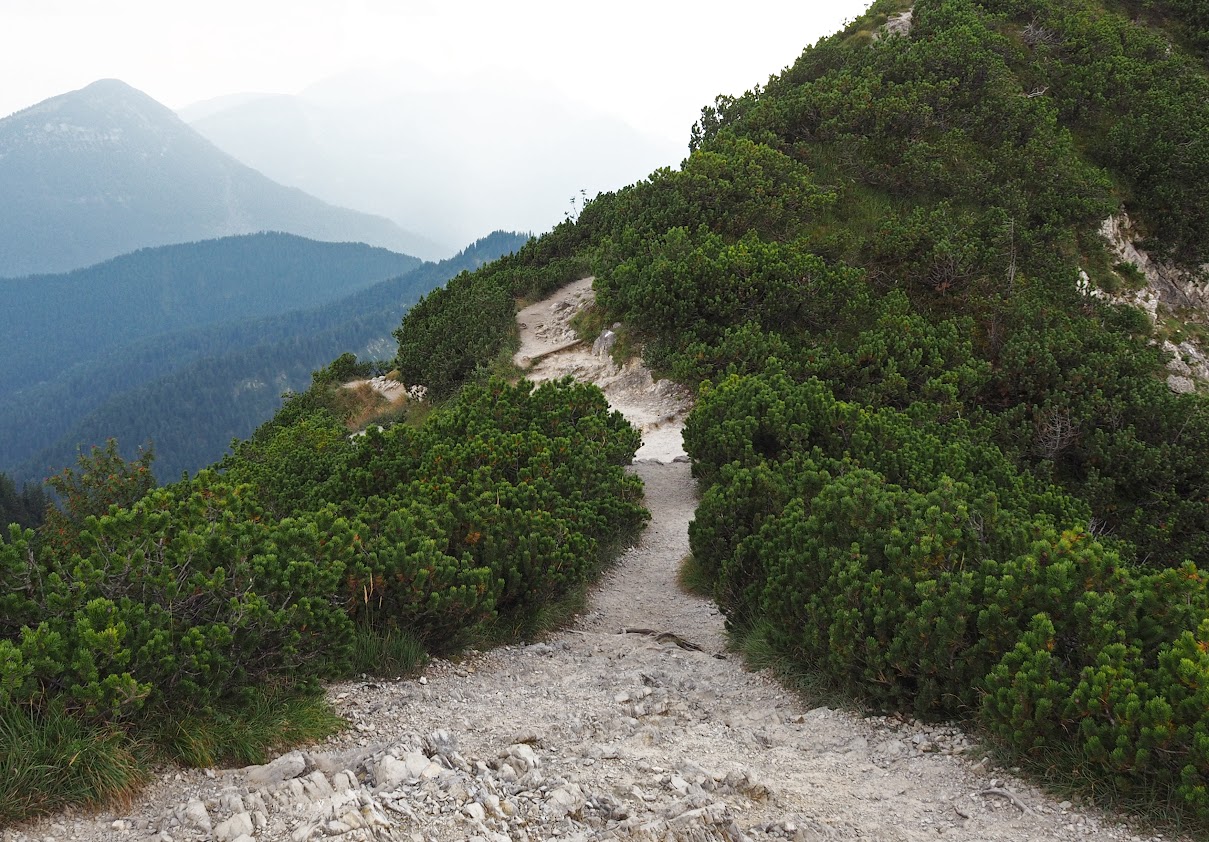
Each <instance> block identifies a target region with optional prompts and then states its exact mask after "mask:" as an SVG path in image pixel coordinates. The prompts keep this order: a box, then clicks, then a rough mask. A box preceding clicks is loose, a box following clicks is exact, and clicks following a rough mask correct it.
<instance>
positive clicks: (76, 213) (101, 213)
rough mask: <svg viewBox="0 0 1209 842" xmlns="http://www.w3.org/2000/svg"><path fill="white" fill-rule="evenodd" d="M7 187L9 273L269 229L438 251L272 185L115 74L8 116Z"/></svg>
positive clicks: (1, 262) (1, 181) (5, 261)
mask: <svg viewBox="0 0 1209 842" xmlns="http://www.w3.org/2000/svg"><path fill="white" fill-rule="evenodd" d="M0 194H3V195H4V196H5V197H6V200H7V202H8V207H7V209H6V210H7V212H6V213H5V215H4V216H3V218H0V277H14V276H24V275H30V274H35V273H48V272H61V271H68V270H70V269H75V268H80V267H83V266H86V265H91V264H93V263H97V262H100V261H102V260H106V259H109V258H112V257H116V256H119V255H121V254H126V253H129V252H132V251H134V250H136V249H138V248H143V247H148V246H157V245H167V244H171V243H180V242H189V241H196V240H205V239H213V238H216V237H221V236H228V235H234V234H243V233H255V232H259V231H270V230H280V231H288V232H290V233H294V234H298V235H301V236H307V237H310V238H312V239H320V240H326V241H329V242H360V241H365V242H368V243H369V244H371V245H377V246H382V247H387V248H391V249H392V250H395V251H400V252H408V249H409V248H413V247H414V250H416V251H421V252H428V255H426V256H431V245H430V244H426V243H425V241H424V240H423V239H422V238H418V237H416V236H414V235H411V234H408V233H407V232H404V231H402V229H399V228H398V226H397V225H395V224H394V223H393V222H390V221H389V220H387V219H385V218H382V217H374V216H372V215H370V214H363V213H360V212H357V211H350V210H347V209H343V208H337V207H335V206H332V205H329V204H327V203H325V202H322V201H321V200H319V199H316V198H314V197H312V196H309V195H307V194H305V193H304V192H303V191H301V190H298V189H297V188H290V187H285V186H282V185H280V184H277V183H275V182H273V181H271V180H270V179H268V178H266V177H265V176H263V175H261V174H260V173H257V172H256V171H255V170H253V169H251V168H250V167H247V166H246V165H245V164H242V163H240V162H239V161H237V160H235V159H234V158H232V157H231V156H230V155H228V154H226V153H225V152H222V151H221V150H220V149H218V148H217V147H215V146H214V145H213V144H212V143H210V142H209V141H207V140H206V139H205V138H203V137H202V136H201V135H200V134H198V133H197V132H195V131H194V130H193V129H191V128H189V127H188V126H187V125H186V124H185V123H184V122H183V121H182V120H181V119H180V118H179V117H177V116H176V114H175V113H174V112H172V111H171V109H168V108H167V107H166V106H164V105H162V104H160V103H158V102H156V101H155V100H154V99H152V98H151V97H149V96H147V95H146V94H144V93H142V92H140V91H137V90H136V89H134V88H132V87H130V86H129V85H127V84H125V83H124V82H121V81H119V80H115V79H108V80H101V81H99V82H94V83H93V84H92V85H89V86H86V87H85V88H82V89H80V90H78V91H71V92H68V93H65V94H61V95H59V96H56V97H52V98H50V99H48V100H44V101H43V102H40V103H37V104H35V105H32V106H30V107H29V108H26V109H23V110H21V111H19V112H17V113H15V114H13V115H11V116H9V117H6V118H4V119H3V120H0Z"/></svg>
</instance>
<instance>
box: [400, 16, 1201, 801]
mask: <svg viewBox="0 0 1209 842" xmlns="http://www.w3.org/2000/svg"><path fill="white" fill-rule="evenodd" d="M1202 6H1203V4H1197V3H1189V4H1182V3H1170V4H1167V3H1154V4H1147V5H1146V7H1145V9H1142V8H1134V9H1132V10H1131V9H1130V8H1128V7H1127V6H1125V5H1120V6H1118V5H1112V6H1111V7H1109V6H1105V5H1102V4H1099V3H1095V2H1064V3H1056V2H1047V1H1046V0H1015V2H991V0H988V1H987V2H971V0H920V2H918V3H916V4H915V5H914V6H913V7H908V6H907V5H906V4H905V3H898V2H888V0H883V1H882V2H878V3H876V4H875V5H874V6H873V7H872V9H871V10H870V12H869V13H868V14H866V15H865V16H864V17H862V18H861V19H860V20H858V21H856V22H854V23H853V24H852V25H851V26H850V27H849V28H848V29H847V30H846V31H844V32H842V33H840V34H838V35H836V36H834V37H832V38H829V39H825V40H824V41H822V42H820V43H819V44H817V45H815V46H814V47H812V48H810V49H808V50H806V51H805V52H804V53H803V54H802V56H801V58H800V59H799V60H798V61H797V62H796V63H795V64H794V65H793V66H792V67H790V68H788V69H786V70H785V72H783V73H782V74H780V75H778V76H774V77H772V78H771V79H769V81H768V83H767V84H766V85H764V86H762V87H758V88H755V89H753V90H752V91H749V92H747V93H746V94H744V95H742V96H738V97H721V98H719V100H718V101H717V102H716V103H715V105H714V106H713V107H709V108H706V109H705V110H704V111H703V114H702V119H701V121H700V123H699V124H698V125H697V126H696V127H695V129H694V132H693V138H692V143H691V154H690V156H689V157H688V158H687V159H686V160H685V161H684V163H683V164H682V166H681V167H680V168H678V169H675V170H672V169H666V170H661V171H658V172H656V173H654V174H653V175H652V176H651V177H650V178H649V179H647V180H646V181H643V182H641V183H639V184H637V185H634V186H633V187H630V188H627V189H625V190H622V191H619V192H617V193H615V194H604V195H601V196H598V197H597V198H596V199H595V200H594V201H593V202H591V203H590V204H589V205H588V206H587V208H585V209H584V211H583V213H582V214H581V215H580V217H579V218H578V220H577V221H575V222H574V224H572V223H570V222H568V223H567V224H565V225H562V226H559V228H557V229H556V230H555V231H553V232H551V233H550V234H548V235H546V236H545V237H543V238H541V239H539V240H536V241H534V242H532V243H530V244H529V245H528V246H526V248H525V249H522V250H521V252H519V253H518V254H517V255H514V256H513V257H511V258H506V259H504V260H502V261H500V262H499V263H498V264H496V265H494V266H492V267H488V268H485V269H484V270H483V271H481V272H479V273H477V274H476V275H474V276H471V277H467V278H460V279H457V280H456V281H455V282H453V283H451V284H449V285H448V286H447V287H446V288H444V289H442V290H439V291H436V292H434V293H433V294H432V295H430V296H428V297H427V298H426V299H425V300H424V301H423V302H421V303H420V304H419V305H417V306H416V307H415V308H413V309H412V310H411V311H410V312H409V314H408V316H407V317H406V318H405V320H404V323H403V325H402V327H401V329H400V330H399V331H398V333H397V336H398V338H399V340H400V347H399V355H398V357H397V359H396V364H397V365H398V367H399V368H400V370H401V371H402V372H403V376H404V378H405V379H407V380H408V381H409V382H411V381H418V382H426V383H430V384H432V385H433V387H434V389H435V390H436V391H437V392H438V393H443V392H444V393H448V392H453V391H456V389H457V388H458V386H459V384H460V383H462V382H464V381H465V380H466V379H467V378H470V377H473V376H474V371H475V368H476V363H475V360H476V359H482V358H483V357H484V356H491V355H492V354H494V353H497V352H498V349H500V348H503V347H505V346H506V344H507V342H508V341H509V340H510V335H511V333H510V332H511V327H510V325H509V323H508V321H507V318H506V315H507V313H508V312H509V308H510V306H511V299H512V296H514V295H517V294H532V293H535V292H542V291H545V290H548V289H551V288H553V287H555V286H557V285H559V284H561V283H565V282H567V281H569V280H572V279H574V278H576V277H579V276H581V275H584V274H588V273H591V274H594V275H595V276H596V290H597V301H598V306H599V307H600V310H601V312H599V313H598V314H597V317H596V319H597V321H598V322H599V323H600V324H608V323H611V322H613V321H614V320H618V321H622V322H624V324H625V326H626V330H627V333H628V341H629V342H631V343H633V342H639V343H642V344H643V345H644V347H645V355H646V357H647V359H648V360H649V361H650V362H652V363H653V364H655V365H656V366H658V367H660V368H661V369H662V370H664V371H665V372H668V373H670V374H672V375H673V376H675V377H677V378H678V379H680V380H682V381H685V382H688V383H693V384H700V394H699V405H698V408H697V410H696V411H695V413H694V415H693V417H692V419H691V420H690V422H689V425H688V428H687V430H686V445H687V447H688V450H689V453H690V455H692V456H693V458H694V460H695V473H696V475H697V476H698V477H699V478H700V479H701V481H702V482H703V483H704V491H705V494H704V498H703V502H702V505H701V508H700V509H699V511H698V515H697V519H696V522H695V524H694V526H693V531H692V539H693V551H694V557H695V563H696V564H697V565H699V566H700V567H701V568H702V569H703V570H704V572H705V573H706V574H707V575H708V576H709V577H711V578H712V580H713V581H714V583H715V584H714V587H715V594H716V596H717V598H718V600H719V603H720V604H721V605H722V607H723V608H724V610H726V611H727V613H728V616H729V620H730V623H731V625H732V627H733V628H734V629H735V630H736V631H737V632H738V633H740V634H742V635H744V636H749V637H750V636H755V637H760V638H765V639H767V641H768V642H769V644H770V645H771V646H772V647H773V648H774V649H776V650H777V651H779V652H781V653H783V654H784V655H785V656H786V657H788V658H790V659H792V660H795V661H797V662H799V663H801V664H802V665H803V666H805V667H807V668H810V669H814V670H818V671H820V672H821V673H822V674H823V675H825V676H827V677H829V679H830V680H832V681H834V682H835V683H837V684H841V685H844V686H846V687H848V688H850V689H854V690H856V691H857V692H859V693H860V694H861V695H863V696H865V697H866V698H868V699H869V700H870V702H871V703H872V704H874V705H877V706H879V707H885V708H893V709H898V710H904V711H909V712H912V713H914V714H916V715H919V716H924V717H940V716H943V717H951V716H959V717H965V718H971V719H974V718H976V719H978V720H979V721H980V722H981V724H982V726H983V727H984V729H985V730H986V732H987V733H988V734H990V735H992V736H993V737H994V738H995V739H997V740H998V741H1000V742H1001V743H1002V744H1003V745H1004V746H1005V747H1006V748H1007V749H1008V750H1009V751H1010V752H1012V753H1014V754H1015V755H1016V756H1018V757H1019V758H1020V759H1021V762H1025V763H1028V764H1030V765H1031V766H1032V767H1033V768H1036V769H1038V770H1048V771H1049V772H1053V771H1054V770H1056V769H1063V770H1065V774H1068V775H1070V774H1073V775H1074V776H1076V777H1082V778H1085V779H1089V780H1094V781H1096V782H1097V784H1096V787H1097V791H1099V792H1100V793H1105V792H1112V793H1115V795H1116V796H1117V797H1119V798H1121V799H1123V800H1131V799H1133V800H1145V799H1146V798H1147V797H1150V798H1152V799H1153V798H1157V799H1158V800H1160V801H1162V802H1164V803H1165V804H1168V805H1176V809H1177V810H1179V811H1181V812H1182V814H1183V815H1185V816H1199V817H1200V819H1201V820H1204V819H1206V818H1209V785H1207V780H1209V748H1207V746H1209V714H1206V710H1209V695H1206V694H1209V655H1206V652H1207V651H1209V598H1207V597H1206V593H1205V587H1204V581H1205V580H1204V574H1203V573H1202V572H1201V569H1200V567H1199V566H1198V565H1206V564H1209V472H1207V466H1206V463H1205V461H1204V458H1203V454H1204V453H1205V451H1206V448H1207V447H1209V412H1207V410H1209V405H1207V404H1206V399H1205V397H1203V396H1202V395H1199V394H1186V395H1176V394H1173V393H1172V392H1171V391H1170V389H1169V388H1168V387H1167V384H1166V381H1165V375H1166V369H1165V368H1164V363H1165V359H1164V354H1163V352H1162V351H1161V350H1160V347H1161V345H1160V343H1159V342H1158V340H1159V339H1161V338H1163V336H1162V335H1161V334H1159V335H1157V333H1158V332H1159V331H1169V330H1171V329H1172V328H1171V322H1170V321H1169V319H1170V318H1171V316H1172V315H1173V314H1161V315H1162V316H1163V318H1164V320H1165V321H1164V323H1163V324H1161V325H1160V326H1158V327H1156V326H1155V325H1152V324H1151V323H1150V321H1149V320H1148V318H1147V316H1146V315H1145V314H1144V313H1142V312H1140V311H1138V310H1135V309H1132V308H1130V307H1122V306H1117V305H1114V304H1112V303H1111V302H1110V301H1109V300H1107V299H1106V295H1107V293H1109V292H1112V291H1116V290H1121V289H1125V288H1127V287H1128V286H1129V285H1130V284H1131V283H1134V282H1135V281H1136V276H1137V272H1136V268H1135V267H1132V266H1129V265H1125V264H1121V263H1119V262H1117V261H1116V260H1115V259H1114V257H1113V256H1112V254H1111V253H1110V251H1109V249H1108V248H1107V246H1106V244H1105V242H1104V241H1103V239H1102V238H1101V236H1100V234H1099V230H1100V227H1101V225H1102V223H1103V221H1104V220H1105V219H1106V218H1107V217H1109V216H1110V215H1112V214H1116V213H1118V212H1119V211H1120V210H1122V209H1124V210H1125V211H1127V212H1128V214H1129V215H1130V217H1131V218H1132V219H1133V220H1135V222H1137V223H1138V225H1139V226H1140V229H1141V234H1142V236H1141V242H1140V244H1141V245H1143V246H1144V247H1146V248H1147V249H1149V251H1150V253H1151V254H1152V255H1156V256H1159V257H1161V258H1162V259H1165V260H1167V261H1169V262H1170V263H1171V264H1172V265H1175V266H1182V267H1183V269H1184V270H1185V272H1186V273H1187V277H1188V278H1189V280H1190V282H1191V283H1200V284H1204V283H1206V282H1209V277H1207V276H1206V274H1205V273H1206V269H1205V268H1204V267H1203V266H1202V264H1204V263H1205V262H1206V261H1209V74H1207V73H1206V66H1205V63H1204V54H1203V49H1202V47H1201V46H1199V35H1200V33H1201V32H1202V31H1203V30H1201V29H1199V28H1198V26H1199V24H1198V21H1201V20H1203V15H1202V12H1203V9H1202V8H1201V7H1202ZM1135 15H1137V17H1136V18H1135V17H1134V16H1135ZM891 17H894V18H896V19H897V20H898V21H899V24H900V25H898V26H896V27H894V30H896V32H891V31H888V30H887V28H886V27H885V24H886V23H887V21H889V20H890V18H891ZM902 24H906V25H905V26H904V25H902ZM896 33H897V34H896ZM1084 278H1086V279H1084ZM1198 278H1199V280H1198ZM471 308H473V309H474V310H475V311H478V312H485V313H488V314H489V316H488V317H487V318H484V319H483V320H481V321H480V323H479V326H480V327H481V326H483V325H487V326H490V327H491V328H492V329H493V332H492V333H491V334H487V333H484V332H483V331H482V330H479V331H476V332H474V333H473V334H472V333H470V332H469V331H468V330H461V331H460V330H459V328H458V320H457V314H458V313H459V312H465V311H466V310H467V309H471ZM1176 315H1179V316H1180V317H1181V318H1183V319H1188V320H1192V321H1193V322H1195V321H1196V320H1198V319H1199V320H1201V321H1202V322H1203V320H1204V319H1205V316H1204V314H1197V313H1183V314H1176ZM1189 329H1190V330H1193V331H1195V330H1196V328H1195V325H1193V326H1192V327H1191V328H1189ZM1071 746H1074V747H1075V748H1074V750H1073V751H1072V750H1071Z"/></svg>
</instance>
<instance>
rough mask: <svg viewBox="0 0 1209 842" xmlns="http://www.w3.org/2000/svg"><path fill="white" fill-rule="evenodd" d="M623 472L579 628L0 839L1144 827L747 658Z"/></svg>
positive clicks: (676, 530) (995, 833) (680, 489)
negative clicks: (620, 503) (626, 495)
mask: <svg viewBox="0 0 1209 842" xmlns="http://www.w3.org/2000/svg"><path fill="white" fill-rule="evenodd" d="M576 364H577V363H576ZM553 376H556V372H554V373H553ZM655 399H657V400H663V399H664V396H661V395H656V398H655ZM665 426H671V427H672V429H673V430H676V431H677V432H678V430H679V427H678V426H676V424H675V422H671V423H669V424H667V425H665ZM663 455H664V456H666V455H667V454H666V453H665V454H663ZM634 470H635V471H636V472H637V473H638V474H639V475H640V476H641V477H642V479H643V481H644V482H645V483H646V496H647V506H648V507H649V508H650V510H651V513H652V520H651V523H650V525H649V527H648V529H647V530H646V532H645V533H644V534H643V536H642V538H641V539H640V541H639V542H638V544H637V545H635V546H634V547H633V548H632V549H630V550H629V551H628V552H626V553H625V555H624V556H623V557H622V558H621V559H620V560H619V562H618V564H617V565H616V566H615V567H614V568H613V569H612V570H611V571H610V572H609V573H608V574H607V575H606V576H605V577H604V579H603V581H602V582H601V583H600V585H599V586H598V587H597V588H596V590H595V591H594V593H593V595H592V598H591V602H590V608H589V610H588V611H587V613H585V614H584V615H583V616H582V617H579V618H578V621H577V622H576V623H575V625H574V627H573V628H571V629H569V630H567V631H565V632H563V633H560V634H558V635H555V636H553V637H552V638H551V639H549V640H548V641H545V642H542V643H537V644H534V645H529V646H512V647H504V648H501V649H498V650H494V651H491V652H487V653H470V654H469V655H468V657H466V658H464V659H462V660H460V661H459V662H457V663H451V662H447V661H439V662H435V663H433V664H431V665H430V667H429V668H428V669H427V670H426V672H425V674H424V676H422V677H420V678H418V679H416V678H408V679H400V680H397V681H375V682H366V681H360V682H351V683H345V684H340V685H336V686H333V687H331V688H330V690H329V697H330V698H331V700H332V702H333V704H334V705H335V707H336V708H337V709H338V710H339V711H340V712H341V713H342V714H343V715H344V716H346V717H347V718H348V719H349V721H350V722H351V723H352V727H351V728H350V730H348V731H347V732H345V733H344V734H341V735H339V736H338V737H336V738H333V739H331V740H329V741H328V742H326V743H324V744H322V745H318V746H313V747H310V748H308V749H305V750H303V751H298V752H292V753H290V754H287V755H285V756H283V757H281V758H278V759H277V760H275V761H273V762H272V763H271V764H269V765H267V766H264V767H250V768H247V769H234V770H207V771H204V772H203V771H192V772H180V773H174V774H169V775H166V776H165V777H164V778H163V779H161V780H160V781H159V782H158V783H156V784H155V785H154V786H153V787H151V788H150V789H149V790H148V791H147V792H146V793H145V794H144V795H142V796H141V797H140V798H138V799H137V800H136V801H135V802H134V803H132V804H130V805H128V807H126V808H124V809H122V810H118V811H112V810H111V811H105V812H103V813H101V814H99V815H95V816H88V817H84V816H80V815H79V814H74V813H68V814H65V815H62V816H59V817H57V818H55V819H53V820H48V821H44V822H42V823H40V824H38V825H36V826H33V827H29V828H24V829H20V830H10V831H7V832H5V833H3V834H2V837H3V839H4V842H32V840H38V841H39V842H50V841H51V840H54V842H63V840H68V839H75V840H83V842H97V841H98V840H109V839H137V840H143V839H155V840H161V842H177V840H201V839H213V840H217V841H218V842H252V840H256V839H259V840H271V841H272V842H277V840H282V842H284V840H290V842H304V840H318V839H329V838H331V839H341V840H350V841H351V840H408V842H453V840H465V839H470V840H491V842H503V840H551V839H563V840H605V839H618V840H620V839H626V840H753V842H758V840H811V841H812V842H813V840H848V839H866V840H894V841H896V842H915V840H924V839H928V840H931V839H935V838H937V837H943V838H945V839H951V840H986V841H987V842H993V841H996V840H1002V842H1009V841H1010V842H1024V840H1074V839H1103V840H1109V839H1112V840H1138V839H1140V838H1142V837H1140V836H1135V835H1134V834H1133V832H1132V831H1130V830H1129V829H1128V828H1126V827H1124V826H1122V825H1119V824H1116V823H1115V822H1113V821H1112V820H1108V819H1104V818H1102V817H1100V816H1099V815H1097V814H1095V813H1093V812H1085V811H1082V810H1079V809H1077V808H1073V807H1072V806H1071V805H1070V804H1069V803H1067V802H1063V803H1057V802H1055V801H1053V800H1052V799H1049V798H1047V797H1046V796H1044V795H1043V794H1041V793H1040V792H1038V791H1037V790H1035V789H1034V788H1032V787H1030V786H1028V785H1027V784H1024V783H1022V782H1021V781H1019V780H1016V779H1014V778H1013V777H1012V776H1010V775H1008V774H1005V773H1004V772H1003V771H1002V770H997V769H994V768H992V767H991V765H990V764H989V762H988V761H987V760H986V759H985V757H984V755H983V754H982V753H981V752H979V751H976V750H974V747H973V746H971V744H970V742H969V741H968V740H967V739H966V738H965V737H964V736H963V735H962V734H961V733H960V732H959V731H957V730H956V729H954V728H949V727H937V726H925V725H921V724H919V723H914V722H907V721H902V720H898V719H887V718H861V717H858V716H855V715H853V714H850V713H846V712H842V711H836V710H830V709H827V708H815V709H809V708H807V707H805V706H803V705H801V704H800V703H799V702H798V701H797V700H796V699H795V698H794V697H793V696H791V695H790V694H788V693H787V692H786V691H785V690H784V689H782V688H781V687H780V686H778V685H777V684H776V683H775V682H773V681H772V680H770V679H769V678H768V677H767V676H765V675H763V674H755V673H751V672H748V671H746V670H745V669H744V667H743V665H742V663H741V661H740V660H739V659H738V658H737V656H735V655H733V654H731V653H728V652H726V651H725V649H724V641H725V638H724V634H723V624H722V618H721V616H719V613H718V610H717V608H716V607H715V606H714V605H713V604H712V603H711V602H709V601H708V600H703V599H700V598H697V597H693V596H689V595H686V594H684V593H683V592H681V591H680V590H679V589H678V588H677V587H676V585H675V574H676V570H677V568H678V565H679V563H680V561H681V559H682V558H683V557H684V555H685V554H686V552H687V549H688V537H687V528H688V523H689V521H690V519H691V518H692V516H693V510H694V507H695V504H696V497H695V488H694V484H693V480H692V477H691V474H690V470H689V466H688V465H687V464H685V463H684V462H683V461H674V460H671V461H668V460H660V459H658V458H656V457H650V458H649V459H648V460H647V461H642V462H638V463H636V464H635V466H634ZM624 629H643V630H648V631H650V632H655V633H670V634H662V635H660V634H651V633H633V632H632V633H623V630H624ZM1146 838H1152V839H1155V840H1157V839H1160V838H1161V837H1157V836H1156V837H1146Z"/></svg>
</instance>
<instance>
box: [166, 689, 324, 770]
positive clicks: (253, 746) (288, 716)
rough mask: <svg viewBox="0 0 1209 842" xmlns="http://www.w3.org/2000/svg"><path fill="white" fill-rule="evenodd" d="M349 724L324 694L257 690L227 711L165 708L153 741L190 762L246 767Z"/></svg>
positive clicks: (172, 755) (179, 759) (171, 756)
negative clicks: (334, 710) (188, 710)
mask: <svg viewBox="0 0 1209 842" xmlns="http://www.w3.org/2000/svg"><path fill="white" fill-rule="evenodd" d="M345 724H346V723H345V721H344V720H343V719H341V718H340V717H339V716H337V715H336V714H335V712H333V711H332V709H331V708H330V707H329V706H328V704H327V702H326V701H324V699H323V696H322V695H321V694H320V693H318V692H315V691H309V692H299V691H297V690H288V691H281V690H276V689H273V688H257V689H256V690H251V691H249V692H248V693H247V694H246V695H245V698H244V699H242V700H241V701H240V702H239V703H232V704H230V705H229V706H228V707H225V708H222V709H218V710H213V711H207V712H204V713H203V712H196V713H193V712H189V713H184V714H181V713H174V712H170V711H165V712H164V714H163V715H162V716H157V717H154V719H153V724H152V725H150V730H149V731H148V733H147V740H148V742H150V743H151V744H153V745H154V746H156V748H158V749H159V751H160V752H161V753H162V754H164V755H166V756H167V757H168V759H171V760H174V761H177V762H179V763H183V764H185V765H187V766H194V767H208V766H220V765H223V766H226V765H229V766H245V765H248V764H250V763H264V762H266V760H267V759H268V758H269V757H271V756H272V755H273V754H274V753H275V752H276V751H278V750H279V749H283V748H288V747H290V746H295V745H299V744H302V743H311V742H317V741H319V740H322V739H324V738H325V737H329V736H331V735H332V734H335V733H337V732H339V731H341V730H342V729H343V728H344V726H345Z"/></svg>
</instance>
